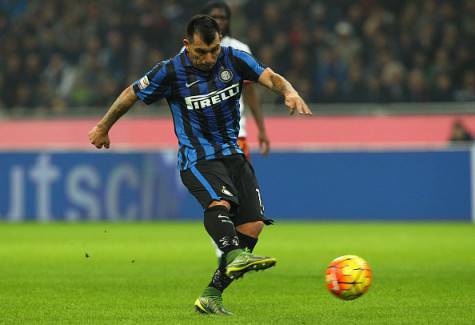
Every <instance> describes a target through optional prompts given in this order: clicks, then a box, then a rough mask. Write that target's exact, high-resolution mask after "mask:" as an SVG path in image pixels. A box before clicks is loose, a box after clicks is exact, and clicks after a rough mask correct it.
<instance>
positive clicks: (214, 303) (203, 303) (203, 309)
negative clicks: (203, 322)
mask: <svg viewBox="0 0 475 325" xmlns="http://www.w3.org/2000/svg"><path fill="white" fill-rule="evenodd" d="M195 310H196V311H197V312H200V313H202V314H214V315H224V316H231V315H232V314H233V313H231V312H230V311H227V310H226V309H225V308H224V306H223V299H222V298H221V296H201V297H199V298H198V299H196V301H195Z"/></svg>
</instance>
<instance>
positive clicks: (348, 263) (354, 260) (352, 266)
mask: <svg viewBox="0 0 475 325" xmlns="http://www.w3.org/2000/svg"><path fill="white" fill-rule="evenodd" d="M325 280H326V282H327V288H328V290H330V292H331V293H333V294H334V295H335V296H337V297H338V298H341V299H343V300H353V299H356V298H358V297H360V296H361V295H363V294H364V293H365V292H366V291H368V288H369V286H370V285H371V280H372V273H371V269H370V267H369V265H368V263H367V262H366V261H365V260H364V259H362V258H361V257H359V256H356V255H343V256H340V257H337V258H336V259H334V260H333V261H332V262H331V263H330V264H329V266H328V268H327V270H326V273H325Z"/></svg>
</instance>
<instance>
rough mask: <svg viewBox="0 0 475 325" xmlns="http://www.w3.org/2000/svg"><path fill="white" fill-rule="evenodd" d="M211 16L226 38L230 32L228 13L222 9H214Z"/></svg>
mask: <svg viewBox="0 0 475 325" xmlns="http://www.w3.org/2000/svg"><path fill="white" fill-rule="evenodd" d="M209 15H210V16H211V17H212V18H213V19H214V20H216V22H217V23H218V25H219V29H220V30H221V33H222V34H223V36H226V34H227V33H228V30H229V18H228V16H227V15H226V11H225V10H224V9H222V8H214V9H213V10H211V11H210V13H209Z"/></svg>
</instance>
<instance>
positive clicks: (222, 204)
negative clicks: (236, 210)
mask: <svg viewBox="0 0 475 325" xmlns="http://www.w3.org/2000/svg"><path fill="white" fill-rule="evenodd" d="M218 205H221V206H224V207H225V208H226V209H228V211H229V210H231V204H230V203H229V202H228V201H226V200H219V201H212V202H211V203H210V204H209V205H208V209H209V208H212V207H214V206H218Z"/></svg>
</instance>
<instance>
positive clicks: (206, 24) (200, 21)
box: [186, 15, 220, 44]
mask: <svg viewBox="0 0 475 325" xmlns="http://www.w3.org/2000/svg"><path fill="white" fill-rule="evenodd" d="M195 33H197V34H198V35H199V36H200V37H201V38H202V39H203V41H204V42H205V43H206V44H211V43H212V42H213V41H214V40H215V38H216V33H218V35H219V34H220V30H219V26H218V23H217V22H216V20H214V19H213V18H211V17H210V16H207V15H196V16H193V17H192V18H191V19H190V21H189V22H188V26H187V27H186V36H187V38H188V40H189V41H190V42H193V35H195Z"/></svg>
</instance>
